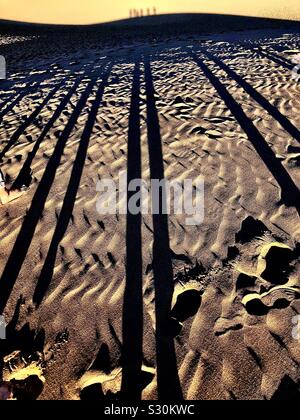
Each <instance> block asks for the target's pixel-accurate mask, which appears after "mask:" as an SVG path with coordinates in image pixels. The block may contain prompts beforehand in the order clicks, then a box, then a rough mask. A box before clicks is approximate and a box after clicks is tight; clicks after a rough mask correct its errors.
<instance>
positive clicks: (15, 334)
mask: <svg viewBox="0 0 300 420" xmlns="http://www.w3.org/2000/svg"><path fill="white" fill-rule="evenodd" d="M299 41H300V37H299V35H298V34H297V33H295V32H294V33H293V32H289V31H286V32H284V31H281V33H279V32H278V31H277V32H265V34H263V33H262V32H260V33H257V32H253V33H250V32H249V33H247V32H244V33H243V34H242V33H241V34H234V35H230V34H228V35H227V34H223V35H219V36H216V37H213V36H211V37H209V36H207V37H199V36H198V37H197V36H194V37H185V36H184V35H182V36H181V37H178V38H174V37H173V38H172V39H165V40H160V39H153V38H149V39H148V40H147V42H133V41H132V42H130V43H129V42H128V43H127V42H126V41H124V42H123V44H122V46H121V47H118V46H114V47H109V45H101V44H98V43H97V42H96V41H95V40H94V41H91V42H89V41H88V40H86V39H85V40H82V41H80V40H77V41H76V42H74V43H71V41H70V43H71V47H70V48H69V47H68V45H69V44H67V42H66V47H63V46H62V45H60V44H59V40H53V39H52V37H51V36H50V35H49V38H47V37H45V36H44V39H43V40H42V41H40V40H39V37H38V35H35V36H33V37H31V38H29V39H26V37H25V38H20V37H14V36H11V37H8V36H7V37H3V39H2V41H1V47H2V48H3V49H4V50H3V51H4V53H5V54H7V55H8V57H9V59H10V60H9V68H8V70H9V79H8V80H7V81H1V82H0V95H1V96H0V101H1V109H0V124H1V126H0V140H1V150H0V159H1V170H2V172H3V174H4V176H5V177H6V187H7V188H10V187H11V188H21V187H23V186H26V189H25V190H24V191H23V194H22V195H21V196H20V197H19V198H18V199H17V200H14V201H12V202H10V203H8V204H5V205H2V206H0V240H1V249H0V267H1V273H2V275H1V279H0V313H4V315H5V317H6V320H7V321H8V322H9V328H8V331H7V335H8V337H7V338H8V339H7V340H6V341H2V342H1V347H0V348H1V357H2V360H3V363H2V376H3V379H4V381H6V382H9V383H13V384H14V385H13V386H14V387H16V389H17V390H18V393H19V394H18V395H23V396H24V393H25V394H26V396H27V397H28V398H40V399H80V398H82V399H101V398H107V399H110V398H112V397H114V398H116V397H117V398H126V397H131V398H140V397H142V398H144V399H152V398H158V397H159V398H163V399H172V398H173V399H179V398H189V399H272V398H275V399H276V398H277V399H282V398H285V397H286V396H287V395H288V396H289V397H290V398H291V397H293V396H295V397H297V395H299V392H298V391H299V389H298V388H299V385H297V384H299V381H300V368H299V364H300V351H299V341H297V340H296V339H295V338H293V334H292V332H293V329H294V332H295V328H294V327H295V325H294V324H293V321H294V320H295V319H294V318H295V316H297V314H298V313H299V311H300V300H299V299H300V283H299V280H300V264H299V256H300V247H299V242H300V223H299V211H300V193H299V187H300V169H299V164H300V144H299V142H300V131H299V127H300V94H299V83H297V81H296V80H294V79H293V78H292V74H293V73H292V69H293V67H294V66H295V64H293V59H294V57H295V55H296V54H297V53H298V54H299V53H300V51H299ZM39 42H41V43H39ZM41 46H42V47H41ZM1 54H2V53H1ZM127 170H128V175H129V177H130V178H132V179H134V178H137V177H140V176H142V177H143V178H144V179H145V180H148V179H149V178H150V177H152V178H162V177H165V178H166V179H168V180H172V179H179V180H183V179H186V178H192V179H194V180H197V179H200V177H203V178H204V181H205V219H204V223H203V224H202V225H200V226H187V225H186V224H185V217H184V216H178V215H170V216H169V217H164V216H162V215H158V216H156V217H154V218H152V216H150V215H149V216H142V217H140V216H132V217H128V218H126V217H125V216H116V215H112V216H111V215H106V216H103V215H100V214H98V213H97V211H96V202H97V197H98V195H97V194H98V193H97V191H96V183H97V181H98V180H101V179H104V178H109V179H113V180H116V181H117V180H118V176H119V173H120V172H121V171H127ZM294 335H295V334H294ZM296 338H297V337H296ZM22 393H23V394H22ZM112 394H117V395H112Z"/></svg>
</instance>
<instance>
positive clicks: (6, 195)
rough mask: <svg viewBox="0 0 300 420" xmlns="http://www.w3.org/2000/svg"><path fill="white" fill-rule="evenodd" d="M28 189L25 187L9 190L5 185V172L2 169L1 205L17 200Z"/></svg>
mask: <svg viewBox="0 0 300 420" xmlns="http://www.w3.org/2000/svg"><path fill="white" fill-rule="evenodd" d="M26 190H27V189H26V188H25V187H22V188H20V189H16V190H8V189H7V188H6V186H5V179H4V176H3V173H2V172H1V171H0V205H5V204H8V203H10V202H12V201H14V200H17V199H18V198H19V197H21V196H22V195H23V194H24V192H25V191H26Z"/></svg>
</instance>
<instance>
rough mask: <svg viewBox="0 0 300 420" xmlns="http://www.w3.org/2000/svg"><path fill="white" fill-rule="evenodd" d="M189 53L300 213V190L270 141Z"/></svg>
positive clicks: (288, 201)
mask: <svg viewBox="0 0 300 420" xmlns="http://www.w3.org/2000/svg"><path fill="white" fill-rule="evenodd" d="M187 51H188V53H189V55H190V56H191V57H192V58H193V60H194V61H195V63H196V64H197V65H198V66H199V67H200V69H201V70H202V71H203V73H204V74H205V75H206V77H207V78H208V80H209V81H210V82H211V84H212V85H213V86H214V88H215V89H216V91H217V92H218V94H219V95H220V96H221V98H222V99H223V101H224V102H225V104H226V106H227V107H228V109H229V110H230V111H231V113H232V115H233V116H234V117H235V118H236V120H237V121H238V123H239V124H240V126H241V128H242V129H243V130H244V132H245V133H246V134H247V136H248V138H249V140H250V142H251V143H252V145H253V146H254V148H255V150H256V152H257V153H258V154H259V156H260V157H261V159H262V160H263V162H264V163H265V165H266V166H267V168H268V169H269V171H270V172H271V173H272V175H273V177H274V178H275V180H276V181H277V183H278V184H279V186H280V188H281V201H282V202H283V203H284V204H285V205H286V206H293V207H296V209H297V211H298V214H300V191H299V189H298V187H297V185H296V184H295V183H294V181H293V180H292V178H291V177H290V175H289V173H288V172H287V170H286V169H285V168H284V166H283V165H282V164H281V162H280V161H279V160H278V159H277V158H276V155H275V153H274V152H273V150H272V149H271V148H270V147H269V145H268V143H267V142H266V140H265V139H264V137H263V136H262V134H261V133H260V132H259V131H258V129H257V128H256V127H255V125H254V124H253V122H252V121H251V120H250V119H249V118H248V117H247V115H246V114H245V112H244V111H243V109H242V107H241V106H240V105H239V104H238V103H237V102H236V100H235V99H234V98H233V97H232V96H231V95H230V93H229V92H228V90H227V88H226V87H225V86H224V85H223V84H222V83H221V82H220V80H219V79H218V78H217V77H216V76H215V75H214V73H213V72H212V71H211V70H210V68H209V67H208V66H207V65H206V64H205V63H204V61H203V60H201V59H200V58H199V57H198V56H197V54H195V52H193V51H192V50H189V49H188V50H187Z"/></svg>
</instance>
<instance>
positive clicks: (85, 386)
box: [78, 345, 155, 401]
mask: <svg viewBox="0 0 300 420" xmlns="http://www.w3.org/2000/svg"><path fill="white" fill-rule="evenodd" d="M108 359H109V353H108V348H107V347H106V346H105V345H102V346H101V348H100V351H99V353H98V355H97V357H96V359H95V360H94V362H93V364H92V365H91V367H90V368H89V369H88V371H87V372H86V373H85V374H84V375H83V376H82V378H81V380H80V381H79V384H78V385H79V397H80V400H82V401H104V400H120V399H121V398H122V390H121V387H122V378H123V370H122V368H121V367H117V368H115V369H113V368H111V369H108V367H109V364H110V363H109V361H108ZM154 378H155V369H154V368H151V367H147V366H145V365H144V364H143V366H142V370H141V377H140V381H139V382H140V385H141V392H142V391H143V390H145V389H146V388H147V387H148V385H150V384H151V383H152V381H153V380H154Z"/></svg>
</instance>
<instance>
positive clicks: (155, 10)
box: [153, 7, 157, 16]
mask: <svg viewBox="0 0 300 420" xmlns="http://www.w3.org/2000/svg"><path fill="white" fill-rule="evenodd" d="M153 14H154V16H156V15H157V9H156V7H153Z"/></svg>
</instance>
